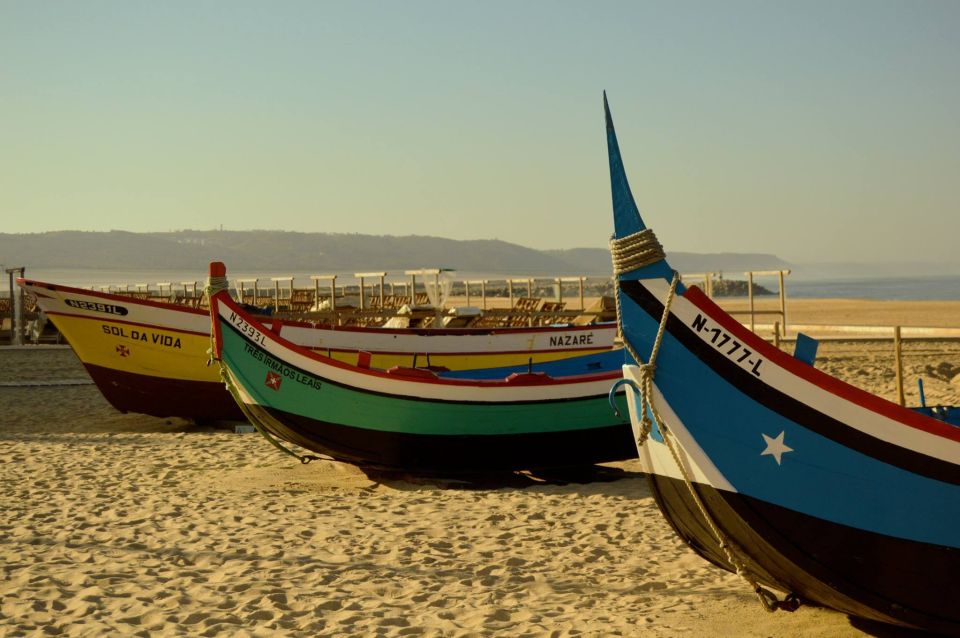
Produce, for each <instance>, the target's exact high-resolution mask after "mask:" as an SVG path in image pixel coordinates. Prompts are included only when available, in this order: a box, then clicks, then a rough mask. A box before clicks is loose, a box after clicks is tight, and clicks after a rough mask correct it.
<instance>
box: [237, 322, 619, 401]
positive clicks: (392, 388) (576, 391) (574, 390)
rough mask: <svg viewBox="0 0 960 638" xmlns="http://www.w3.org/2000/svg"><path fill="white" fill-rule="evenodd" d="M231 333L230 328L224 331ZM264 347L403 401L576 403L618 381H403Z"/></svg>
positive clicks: (271, 344)
mask: <svg viewBox="0 0 960 638" xmlns="http://www.w3.org/2000/svg"><path fill="white" fill-rule="evenodd" d="M218 309H219V313H220V317H221V318H222V319H223V321H224V322H226V323H227V324H230V323H231V322H230V315H231V313H232V312H233V311H232V310H230V309H229V308H228V307H227V306H226V305H225V304H218ZM222 329H224V330H228V329H229V328H222ZM264 337H265V339H264V341H265V344H264V345H261V347H262V348H263V349H264V350H266V351H267V352H268V353H269V354H270V355H271V356H272V357H273V358H275V359H277V360H278V361H280V362H283V363H286V364H287V365H288V366H290V367H296V368H300V369H302V370H306V371H307V372H309V373H311V374H313V375H316V376H318V377H321V378H323V379H328V380H330V381H332V382H334V383H339V384H341V385H344V386H348V387H351V388H355V389H357V390H360V391H365V392H377V393H381V394H389V395H394V396H401V397H411V398H420V399H430V400H437V401H480V402H517V401H546V400H557V399H576V398H587V397H596V396H605V395H606V394H607V393H608V392H609V390H610V387H611V386H612V385H613V383H614V382H615V381H616V377H613V378H611V377H610V375H606V376H605V377H601V378H599V379H596V380H593V377H590V379H591V380H587V381H580V382H570V383H556V384H547V385H538V386H527V385H515V386H513V385H506V384H502V383H501V382H486V383H484V382H466V383H457V382H453V381H443V380H441V381H439V382H435V381H418V380H410V379H403V378H400V377H388V376H383V375H380V374H374V373H368V372H366V371H361V370H359V369H356V368H352V367H346V366H338V365H331V364H328V363H326V362H324V361H322V360H317V359H314V358H312V357H307V356H305V355H303V354H301V353H299V352H295V351H293V350H291V349H289V348H287V347H286V346H284V345H282V344H280V343H279V342H277V341H276V339H275V338H274V337H273V335H271V334H269V333H266V334H265V335H264Z"/></svg>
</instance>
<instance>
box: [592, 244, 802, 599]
mask: <svg viewBox="0 0 960 638" xmlns="http://www.w3.org/2000/svg"><path fill="white" fill-rule="evenodd" d="M610 254H611V256H612V257H613V272H614V282H615V286H616V290H615V291H614V294H615V295H616V305H617V331H618V333H619V334H620V336H621V337H622V336H623V313H622V312H621V310H620V277H619V275H620V274H622V273H625V272H630V271H633V270H636V269H638V268H642V267H643V266H649V265H651V264H653V263H656V262H657V261H660V260H661V259H663V258H664V254H663V248H662V246H661V245H660V242H659V241H657V238H656V236H655V235H654V234H653V231H652V230H651V229H649V228H648V229H645V230H643V231H640V232H639V233H634V234H633V235H628V236H627V237H624V238H622V239H611V240H610ZM679 282H680V274H679V273H678V272H676V271H674V272H673V278H672V279H671V281H670V291H669V292H668V293H667V299H666V301H665V302H664V304H663V314H662V315H661V316H660V325H659V327H658V328H657V336H656V338H655V339H654V341H653V348H652V349H651V350H650V358H649V359H647V363H643V359H641V358H640V356H639V355H638V354H637V352H636V351H634V349H633V346H632V345H631V344H630V341H629V340H628V339H623V342H624V345H625V346H626V348H627V351H628V352H629V353H630V356H631V357H633V359H634V360H635V361H636V362H637V365H638V367H639V368H640V383H639V385H640V387H639V389H638V392H639V395H640V402H639V407H638V409H639V410H640V424H639V426H638V432H637V447H641V446H643V445H644V444H645V443H646V442H647V438H648V437H649V436H650V431H651V429H652V427H653V424H654V423H656V424H657V428H658V429H659V430H660V433H661V434H662V436H663V440H664V443H666V445H667V448H668V449H669V450H670V455H671V456H672V457H673V461H674V463H676V465H677V468H678V469H679V470H680V475H681V476H682V477H683V481H684V483H685V484H686V486H687V490H688V491H689V492H690V496H691V498H693V502H694V503H695V504H696V506H697V509H699V510H700V514H701V515H702V516H703V519H704V521H705V522H706V523H707V526H708V527H709V528H710V531H711V532H712V533H713V535H714V537H715V538H716V539H717V543H718V544H719V546H720V549H721V551H723V553H724V555H725V556H726V557H727V561H728V562H729V563H730V565H731V566H733V568H734V570H735V571H736V573H737V575H738V576H740V577H741V578H742V579H743V580H744V581H746V582H747V583H748V584H749V585H750V587H751V588H753V591H754V592H755V593H756V594H757V598H759V599H760V603H761V604H762V605H763V608H764V609H765V610H767V611H768V612H774V611H777V610H779V609H783V610H786V611H794V610H796V609H797V607H799V604H800V603H799V600H798V599H797V597H796V596H795V595H794V594H789V595H788V596H787V597H786V598H785V599H784V600H782V601H781V600H778V599H777V596H776V595H775V594H774V593H773V592H771V591H769V590H768V589H765V588H764V587H762V586H761V585H760V583H758V582H757V580H756V579H754V578H753V576H751V575H750V573H749V572H748V571H747V566H746V561H745V560H744V559H743V556H744V555H745V552H743V550H741V549H740V548H739V547H738V546H737V544H736V543H734V542H733V540H732V539H730V538H728V537H727V535H726V534H724V533H723V531H722V530H721V529H720V527H719V525H717V523H716V521H714V520H713V517H712V516H711V515H710V512H709V511H708V510H707V507H706V505H705V504H704V502H703V500H702V499H701V498H700V495H699V494H698V493H697V491H696V488H695V487H694V485H693V479H692V477H691V476H690V474H689V472H688V471H687V468H686V466H685V465H684V463H683V461H682V460H681V458H680V452H679V451H678V450H677V443H676V441H675V440H674V437H673V434H672V433H671V432H670V429H669V428H668V427H667V425H666V424H665V423H664V422H663V418H662V417H661V416H660V411H659V410H658V409H657V406H656V402H655V401H654V393H653V379H654V376H655V374H656V370H657V365H656V361H657V354H658V353H659V352H660V346H661V344H662V343H663V336H664V334H665V333H666V331H667V321H668V320H669V318H670V307H671V306H672V304H673V300H674V298H675V296H676V291H677V284H678V283H679ZM650 415H653V419H652V420H651V418H650Z"/></svg>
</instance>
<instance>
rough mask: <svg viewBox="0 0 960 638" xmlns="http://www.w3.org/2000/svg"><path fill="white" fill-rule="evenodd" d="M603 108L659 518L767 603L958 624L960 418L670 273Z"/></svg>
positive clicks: (949, 629)
mask: <svg viewBox="0 0 960 638" xmlns="http://www.w3.org/2000/svg"><path fill="white" fill-rule="evenodd" d="M604 107H605V112H606V123H607V143H608V150H609V161H610V178H611V186H612V191H613V212H614V223H615V229H616V232H615V236H614V239H613V240H612V241H611V250H612V252H613V254H614V266H615V272H616V273H617V275H618V277H617V279H618V298H619V310H620V312H619V317H620V321H621V324H622V330H623V334H624V339H625V342H626V344H627V347H628V348H629V349H631V350H632V351H633V352H634V353H635V356H636V357H637V360H638V361H647V362H648V364H653V365H652V366H647V367H642V366H641V367H638V366H625V367H624V374H625V380H626V381H625V382H626V383H627V384H629V385H632V386H633V387H634V388H635V389H636V390H637V392H630V393H628V394H629V397H630V400H629V403H630V407H631V421H632V424H633V426H634V428H635V430H636V435H637V437H638V439H639V440H643V439H644V438H645V437H646V435H647V431H648V429H649V431H650V433H649V437H648V438H646V441H645V443H644V444H643V445H642V446H640V454H641V458H642V459H643V462H644V464H645V465H646V469H647V471H648V472H649V476H650V481H651V485H652V488H653V493H654V495H655V497H656V500H657V503H658V505H659V506H660V509H661V510H662V512H663V514H664V515H665V516H666V518H667V519H668V520H669V521H670V523H671V524H672V526H673V527H674V529H675V530H676V532H677V533H678V534H679V535H680V536H681V537H682V538H683V539H684V540H685V541H686V542H687V543H688V544H689V545H690V547H691V548H693V549H694V550H695V551H697V552H698V553H700V554H701V555H702V556H703V557H704V558H706V559H707V560H710V561H712V562H713V563H715V564H717V565H719V566H721V567H724V568H726V569H728V570H731V571H736V572H739V573H741V574H742V575H743V576H744V578H745V579H746V580H747V581H748V582H749V583H750V584H751V586H752V587H754V589H755V590H756V591H757V593H758V595H759V596H760V598H761V601H762V602H763V603H764V604H765V605H766V606H767V607H768V608H770V609H778V608H786V609H792V608H794V607H795V606H796V605H797V603H798V602H801V601H812V602H815V603H819V604H822V605H825V606H828V607H832V608H834V609H837V610H839V611H842V612H844V613H847V614H850V615H852V616H856V617H862V618H867V619H872V620H876V621H880V622H885V623H893V624H898V625H904V626H909V627H916V628H921V629H924V630H928V631H934V632H938V633H946V634H954V635H957V634H960V607H958V606H957V604H956V603H957V601H958V600H960V579H958V578H957V574H958V573H960V428H956V427H953V426H951V425H949V424H947V423H945V422H943V421H941V420H938V419H935V418H931V417H929V416H925V415H922V414H919V413H917V412H915V411H912V410H909V409H906V408H902V407H900V406H898V405H896V404H894V403H891V402H889V401H886V400H884V399H881V398H879V397H876V396H874V395H871V394H869V393H867V392H864V391H862V390H859V389H857V388H855V387H853V386H850V385H848V384H846V383H844V382H842V381H839V380H838V379H835V378H833V377H830V376H829V375H827V374H824V373H823V372H821V371H818V370H817V369H816V368H814V367H813V366H812V365H809V364H807V363H803V362H801V361H800V360H798V359H796V358H794V357H791V356H789V355H788V354H785V353H783V352H781V351H780V350H779V349H778V348H775V347H773V346H772V345H770V344H768V343H767V342H766V341H764V340H763V339H761V338H760V337H758V336H757V335H755V334H753V333H752V332H750V331H749V330H747V329H746V328H744V327H743V326H742V325H741V324H740V323H739V322H737V321H736V320H734V319H732V318H731V317H730V316H729V315H727V314H726V313H724V311H723V310H721V309H720V308H719V307H718V306H716V305H715V304H714V303H713V302H712V301H711V300H710V299H709V298H708V297H706V296H705V295H704V294H703V293H702V292H701V291H700V290H699V289H697V288H695V287H690V288H685V287H684V286H683V285H681V284H679V283H677V282H676V280H675V279H674V272H673V270H672V269H671V268H670V266H669V265H668V263H667V261H666V259H665V258H664V256H663V251H662V249H661V247H660V245H659V244H658V243H657V241H656V239H655V237H653V235H652V231H650V230H649V229H647V228H646V226H645V225H644V222H643V221H642V219H641V218H640V215H639V213H638V211H637V207H636V204H635V203H634V199H633V195H632V193H631V192H630V187H629V184H628V182H627V178H626V174H625V172H624V168H623V163H622V160H621V156H620V150H619V146H618V144H617V138H616V133H615V131H614V128H613V122H612V119H611V117H610V111H609V108H608V107H607V104H606V96H604ZM658 339H662V341H661V342H660V344H661V345H660V347H659V349H656V348H655V345H654V344H655V343H657V342H658ZM651 415H653V417H652V418H651ZM651 421H652V425H651ZM767 587H770V588H775V589H777V590H780V591H782V592H786V593H788V594H789V595H788V596H787V598H785V599H784V600H778V599H777V597H776V596H775V595H774V594H773V592H771V591H770V590H769V589H767Z"/></svg>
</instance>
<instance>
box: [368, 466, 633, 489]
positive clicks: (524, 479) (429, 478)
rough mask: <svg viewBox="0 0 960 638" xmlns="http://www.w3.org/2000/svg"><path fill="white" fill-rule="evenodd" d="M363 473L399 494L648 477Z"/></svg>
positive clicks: (556, 472) (584, 469)
mask: <svg viewBox="0 0 960 638" xmlns="http://www.w3.org/2000/svg"><path fill="white" fill-rule="evenodd" d="M360 470H361V471H362V472H363V473H364V474H365V475H366V476H367V478H368V479H370V481H372V482H373V483H375V484H378V485H384V486H387V487H390V488H392V489H397V490H404V489H420V488H422V487H434V488H440V489H450V490H497V489H524V488H528V487H540V486H546V485H550V486H559V487H563V486H577V485H586V484H591V483H613V482H614V481H622V480H626V479H640V478H643V477H644V476H645V475H644V474H643V473H642V472H637V471H632V470H629V469H624V468H620V467H610V466H606V465H587V466H579V467H568V468H550V469H536V470H525V471H520V472H507V471H503V472H471V473H462V474H461V473H457V474H451V473H443V474H425V473H410V472H405V471H402V470H387V469H379V468H364V467H361V468H360Z"/></svg>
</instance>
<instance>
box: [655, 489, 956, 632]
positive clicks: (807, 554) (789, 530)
mask: <svg viewBox="0 0 960 638" xmlns="http://www.w3.org/2000/svg"><path fill="white" fill-rule="evenodd" d="M648 480H649V483H650V486H651V490H652V492H653V495H654V497H655V499H656V501H657V504H658V506H659V507H660V509H661V511H662V512H663V513H664V515H665V516H666V518H667V519H668V520H669V521H670V523H671V525H672V526H673V528H674V530H675V531H676V533H677V534H678V535H679V536H680V537H681V538H682V539H683V540H684V541H685V542H686V543H687V545H688V546H690V547H691V548H692V549H693V550H694V551H696V552H697V553H698V554H700V555H701V556H702V557H703V558H705V559H707V560H709V561H710V562H712V563H714V564H715V565H718V566H720V567H722V568H723V569H726V570H728V571H735V568H734V567H733V566H732V565H731V564H730V563H729V562H728V560H727V557H726V556H725V555H724V552H723V550H722V549H721V548H720V546H719V544H718V542H717V540H716V537H715V536H714V535H713V533H712V532H711V531H710V528H709V527H708V525H707V523H706V520H705V519H704V517H703V515H702V514H701V512H700V510H699V508H698V506H697V505H696V504H695V503H694V502H693V500H692V497H691V495H690V491H689V489H688V487H687V485H686V483H685V482H684V481H683V479H681V478H674V477H668V476H665V475H663V474H648ZM696 491H697V494H698V495H699V497H700V499H701V501H702V502H703V503H704V505H705V506H706V508H707V510H708V512H709V513H710V517H711V519H712V520H713V522H714V523H715V524H717V525H718V526H719V527H720V528H721V529H722V530H723V532H724V534H725V535H726V536H727V537H728V538H731V539H733V540H734V542H736V543H737V545H738V547H739V548H741V551H740V553H741V555H742V556H743V557H745V558H746V559H747V569H748V570H749V571H750V573H752V574H753V575H755V576H756V577H757V579H758V580H759V581H760V582H762V583H763V584H765V585H767V586H771V587H775V588H778V589H781V590H783V591H788V592H791V593H794V594H796V595H797V596H798V597H799V598H800V599H801V600H805V601H815V602H817V603H819V604H822V605H825V606H827V607H831V608H833V609H836V610H838V611H842V612H844V613H847V614H849V615H851V616H857V617H860V618H867V619H870V620H875V621H878V622H884V623H890V624H899V625H904V626H909V627H922V628H924V629H926V630H928V631H935V632H937V633H943V634H950V635H956V634H957V633H958V630H960V627H958V626H957V624H956V621H955V619H951V618H948V617H944V615H943V610H945V609H950V608H951V607H952V606H953V605H955V603H956V600H957V595H958V592H957V586H956V582H955V581H956V579H955V577H954V575H955V574H956V573H957V571H958V570H960V552H957V551H956V550H955V549H953V548H949V547H943V546H939V545H932V544H928V543H917V542H914V541H910V540H905V539H901V538H896V537H892V536H887V535H883V534H875V533H872V532H869V531H865V530H862V529H857V528H854V527H849V526H845V525H838V524H836V523H832V522H830V521H826V520H824V519H821V518H817V517H813V516H808V515H805V514H802V513H799V512H796V511H794V510H790V509H787V508H783V507H779V506H777V505H774V504H772V503H768V502H766V501H761V500H759V499H754V498H750V497H748V496H744V495H742V494H737V493H735V492H728V491H724V490H717V489H715V488H713V487H711V486H707V485H703V484H697V485H696ZM929 564H939V565H942V566H943V569H942V570H937V572H935V573H934V574H932V575H931V573H930V572H928V571H922V570H920V569H918V566H919V565H929ZM931 576H932V577H931ZM830 583H836V585H835V586H831V585H830ZM885 612H886V613H885Z"/></svg>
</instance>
